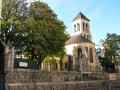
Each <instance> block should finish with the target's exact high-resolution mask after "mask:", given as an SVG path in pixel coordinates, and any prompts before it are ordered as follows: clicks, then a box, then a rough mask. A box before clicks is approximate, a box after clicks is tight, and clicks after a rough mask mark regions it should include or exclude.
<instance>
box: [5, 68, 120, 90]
mask: <svg viewBox="0 0 120 90" xmlns="http://www.w3.org/2000/svg"><path fill="white" fill-rule="evenodd" d="M96 75H97V74H94V75H92V74H91V75H90V77H92V78H90V77H89V78H87V77H86V78H87V79H86V80H87V81H83V80H85V79H83V77H81V74H80V73H79V72H58V71H51V72H50V71H28V70H27V71H23V70H21V71H11V72H7V73H6V90H104V89H105V90H120V81H108V80H100V79H103V78H104V75H103V78H98V77H97V76H96ZM99 76H101V75H99ZM96 77H97V78H96ZM84 78H85V77H84ZM104 79H105V78H104ZM86 88H87V89H86ZM109 88H111V89H109ZM112 88H113V89H112Z"/></svg>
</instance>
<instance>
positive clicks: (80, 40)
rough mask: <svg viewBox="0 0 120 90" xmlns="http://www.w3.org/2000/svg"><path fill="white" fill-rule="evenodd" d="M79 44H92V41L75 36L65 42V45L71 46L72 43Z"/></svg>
mask: <svg viewBox="0 0 120 90" xmlns="http://www.w3.org/2000/svg"><path fill="white" fill-rule="evenodd" d="M79 42H90V43H93V42H92V41H90V40H88V39H86V38H84V37H83V36H82V35H75V36H72V37H71V38H70V39H68V40H67V41H66V44H73V43H79Z"/></svg>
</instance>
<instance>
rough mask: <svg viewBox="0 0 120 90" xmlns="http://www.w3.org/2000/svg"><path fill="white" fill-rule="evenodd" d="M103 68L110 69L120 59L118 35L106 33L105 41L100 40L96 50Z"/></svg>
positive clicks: (119, 38)
mask: <svg viewBox="0 0 120 90" xmlns="http://www.w3.org/2000/svg"><path fill="white" fill-rule="evenodd" d="M97 51H98V55H99V59H100V62H101V64H102V66H103V67H105V68H110V67H111V66H112V65H115V64H117V63H118V62H119V59H120V35H117V34H115V33H113V34H110V33H107V35H106V38H105V40H101V42H100V48H99V49H98V50H97Z"/></svg>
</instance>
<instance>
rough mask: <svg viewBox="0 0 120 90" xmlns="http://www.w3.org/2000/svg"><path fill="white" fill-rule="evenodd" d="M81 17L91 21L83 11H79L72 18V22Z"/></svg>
mask: <svg viewBox="0 0 120 90" xmlns="http://www.w3.org/2000/svg"><path fill="white" fill-rule="evenodd" d="M79 18H81V19H84V20H87V21H90V20H89V19H88V18H87V17H86V16H85V15H84V14H82V13H81V12H79V13H78V14H77V16H76V17H75V18H74V19H73V20H72V22H73V21H75V20H77V19H79Z"/></svg>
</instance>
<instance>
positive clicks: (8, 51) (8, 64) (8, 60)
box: [4, 45, 14, 71]
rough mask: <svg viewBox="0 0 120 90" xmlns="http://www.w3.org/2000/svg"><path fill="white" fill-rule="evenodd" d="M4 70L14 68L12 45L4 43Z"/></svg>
mask: <svg viewBox="0 0 120 90" xmlns="http://www.w3.org/2000/svg"><path fill="white" fill-rule="evenodd" d="M4 47H5V71H13V69H14V47H12V46H8V45H5V46H4Z"/></svg>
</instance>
